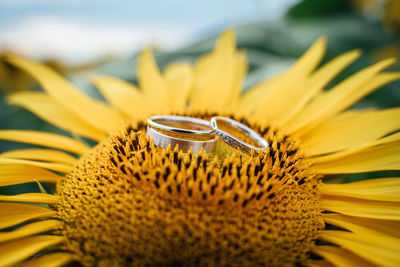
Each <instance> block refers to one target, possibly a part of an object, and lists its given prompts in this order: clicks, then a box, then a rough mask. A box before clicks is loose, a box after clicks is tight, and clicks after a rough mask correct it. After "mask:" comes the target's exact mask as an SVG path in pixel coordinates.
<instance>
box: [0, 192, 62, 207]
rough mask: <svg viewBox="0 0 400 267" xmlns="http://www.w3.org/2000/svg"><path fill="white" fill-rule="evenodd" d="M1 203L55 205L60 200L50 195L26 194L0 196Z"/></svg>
mask: <svg viewBox="0 0 400 267" xmlns="http://www.w3.org/2000/svg"><path fill="white" fill-rule="evenodd" d="M0 201H10V202H30V203H47V204H55V203H57V202H58V198H57V197H56V196H54V195H50V194H43V193H26V194H19V195H12V196H8V195H7V196H5V195H0Z"/></svg>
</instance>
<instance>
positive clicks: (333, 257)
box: [313, 246, 376, 267]
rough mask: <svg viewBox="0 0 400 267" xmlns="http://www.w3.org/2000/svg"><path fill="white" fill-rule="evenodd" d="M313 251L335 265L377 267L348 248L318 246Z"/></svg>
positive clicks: (339, 266)
mask: <svg viewBox="0 0 400 267" xmlns="http://www.w3.org/2000/svg"><path fill="white" fill-rule="evenodd" d="M313 252H315V253H316V254H318V255H319V256H321V257H323V258H324V259H325V260H327V261H329V262H331V263H332V264H333V265H334V266H338V267H354V266H363V267H375V266H376V265H375V264H372V263H371V262H369V261H367V260H365V259H363V258H360V257H359V256H357V255H356V254H354V253H352V252H350V251H349V250H347V249H344V248H339V247H334V246H317V247H315V248H314V249H313Z"/></svg>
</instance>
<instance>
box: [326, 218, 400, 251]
mask: <svg viewBox="0 0 400 267" xmlns="http://www.w3.org/2000/svg"><path fill="white" fill-rule="evenodd" d="M325 222H326V223H329V224H332V225H336V226H339V227H341V228H344V229H347V230H349V231H351V232H352V233H354V238H357V240H359V241H360V242H364V243H369V242H371V240H374V242H373V243H374V245H375V246H379V247H382V248H388V249H391V248H394V249H397V250H399V253H400V238H397V237H394V236H391V235H388V234H385V233H382V232H380V231H376V230H375V229H371V228H368V227H364V226H360V225H358V224H355V223H352V222H350V221H346V220H341V219H338V218H334V217H325ZM328 232H329V231H328Z"/></svg>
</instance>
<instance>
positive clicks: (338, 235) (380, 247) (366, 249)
mask: <svg viewBox="0 0 400 267" xmlns="http://www.w3.org/2000/svg"><path fill="white" fill-rule="evenodd" d="M321 238H322V239H324V240H326V241H329V242H332V243H334V244H337V245H340V246H341V247H344V248H346V249H348V250H350V251H351V252H353V253H354V254H357V255H358V256H360V257H362V258H364V259H366V260H368V261H370V262H373V263H375V264H378V265H380V266H399V265H400V258H399V253H400V251H399V247H400V246H399V244H398V243H396V245H397V246H396V247H392V246H390V245H392V243H391V244H387V245H384V244H383V242H378V243H377V242H376V241H377V240H375V239H371V238H373V237H372V236H361V235H356V234H354V233H350V232H345V231H336V230H329V231H324V232H323V233H322V234H321ZM372 240H373V241H372Z"/></svg>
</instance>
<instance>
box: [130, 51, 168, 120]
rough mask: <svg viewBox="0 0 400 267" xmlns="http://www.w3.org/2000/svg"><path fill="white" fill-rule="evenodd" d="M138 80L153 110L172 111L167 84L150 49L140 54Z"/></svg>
mask: <svg viewBox="0 0 400 267" xmlns="http://www.w3.org/2000/svg"><path fill="white" fill-rule="evenodd" d="M138 81H139V85H140V89H141V90H142V92H143V95H144V97H145V99H146V102H147V103H148V104H149V105H150V106H151V107H152V111H153V112H157V113H166V112H169V111H170V108H171V104H170V99H169V95H168V90H167V85H166V83H165V81H164V79H163V77H162V76H161V73H160V71H159V70H158V67H157V64H156V62H155V60H154V57H153V55H152V53H151V51H150V50H149V49H147V50H144V51H143V52H142V53H141V54H140V57H139V65H138Z"/></svg>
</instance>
